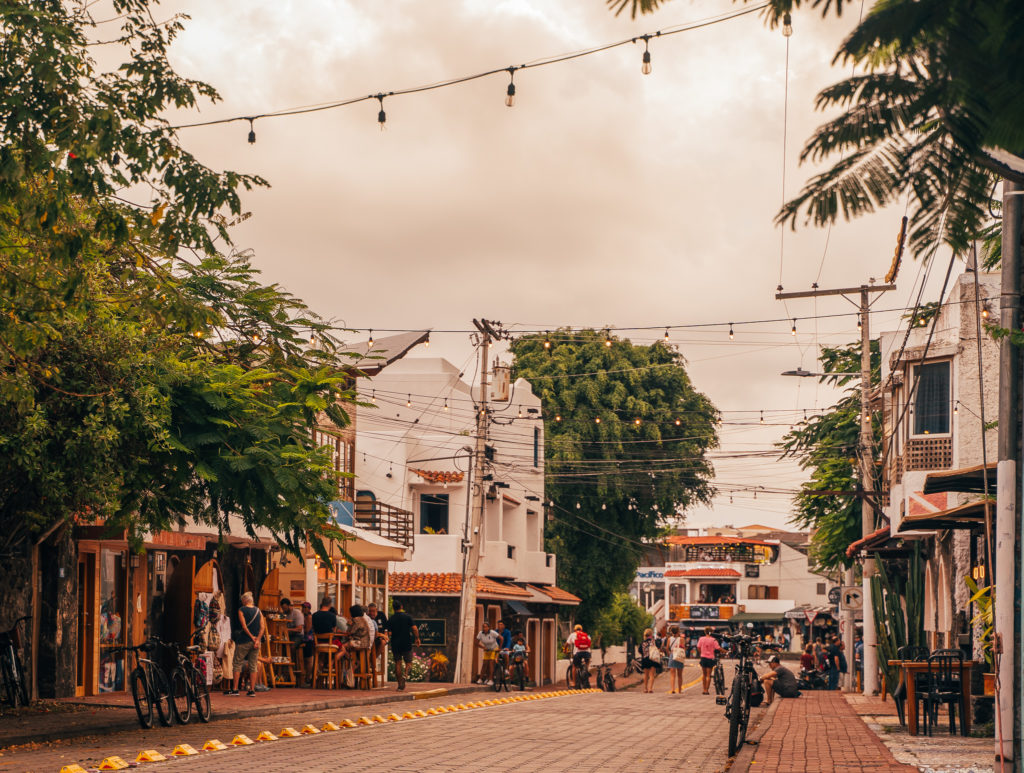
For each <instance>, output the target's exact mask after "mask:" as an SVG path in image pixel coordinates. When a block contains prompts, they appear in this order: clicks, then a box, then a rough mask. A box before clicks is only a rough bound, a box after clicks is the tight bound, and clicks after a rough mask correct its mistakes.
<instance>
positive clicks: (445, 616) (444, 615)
mask: <svg viewBox="0 0 1024 773" xmlns="http://www.w3.org/2000/svg"><path fill="white" fill-rule="evenodd" d="M396 598H401V599H402V601H403V602H404V604H405V611H406V614H408V615H409V616H410V617H412V619H413V620H444V621H445V645H444V647H427V646H424V647H423V651H424V652H426V653H427V654H431V653H433V652H438V651H440V652H443V653H444V655H445V657H447V658H448V681H451V680H452V679H454V678H455V657H456V653H457V651H458V647H459V599H458V597H446V596H437V597H433V596H396Z"/></svg>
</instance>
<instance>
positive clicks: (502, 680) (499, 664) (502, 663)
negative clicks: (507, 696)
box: [491, 650, 510, 692]
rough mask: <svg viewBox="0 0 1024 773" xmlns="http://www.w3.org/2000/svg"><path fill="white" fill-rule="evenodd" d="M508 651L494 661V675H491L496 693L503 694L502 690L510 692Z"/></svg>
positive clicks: (502, 652) (499, 654) (500, 653)
mask: <svg viewBox="0 0 1024 773" xmlns="http://www.w3.org/2000/svg"><path fill="white" fill-rule="evenodd" d="M507 654H508V650H502V651H501V652H499V653H498V657H496V658H495V659H494V673H493V674H491V680H492V681H493V682H494V684H493V687H494V691H495V692H501V688H502V687H504V688H505V692H509V691H510V688H509V686H508V664H507V662H506V656H507Z"/></svg>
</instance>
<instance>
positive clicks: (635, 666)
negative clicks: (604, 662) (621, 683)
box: [622, 652, 643, 679]
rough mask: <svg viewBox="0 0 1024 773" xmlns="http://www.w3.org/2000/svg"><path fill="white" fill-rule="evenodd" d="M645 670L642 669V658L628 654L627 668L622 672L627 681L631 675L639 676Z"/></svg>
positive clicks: (631, 653) (634, 654)
mask: <svg viewBox="0 0 1024 773" xmlns="http://www.w3.org/2000/svg"><path fill="white" fill-rule="evenodd" d="M642 670H643V669H641V668H640V658H638V657H637V656H636V653H633V652H627V653H626V667H625V668H624V669H623V670H622V678H623V679H625V678H626V677H627V676H630V675H631V674H639V673H640V672H641V671H642Z"/></svg>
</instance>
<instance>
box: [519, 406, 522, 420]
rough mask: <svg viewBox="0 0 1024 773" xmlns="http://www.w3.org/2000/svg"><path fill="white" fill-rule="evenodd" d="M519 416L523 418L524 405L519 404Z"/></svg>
mask: <svg viewBox="0 0 1024 773" xmlns="http://www.w3.org/2000/svg"><path fill="white" fill-rule="evenodd" d="M518 418H520V419H521V418H523V406H521V405H520V406H519V416H518Z"/></svg>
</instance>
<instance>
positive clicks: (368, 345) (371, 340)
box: [366, 328, 373, 349]
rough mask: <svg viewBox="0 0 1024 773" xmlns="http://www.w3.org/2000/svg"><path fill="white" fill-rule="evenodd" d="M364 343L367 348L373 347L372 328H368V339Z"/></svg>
mask: <svg viewBox="0 0 1024 773" xmlns="http://www.w3.org/2000/svg"><path fill="white" fill-rule="evenodd" d="M366 344H367V348H368V349H372V348H373V328H370V340H369V341H367V342H366Z"/></svg>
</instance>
